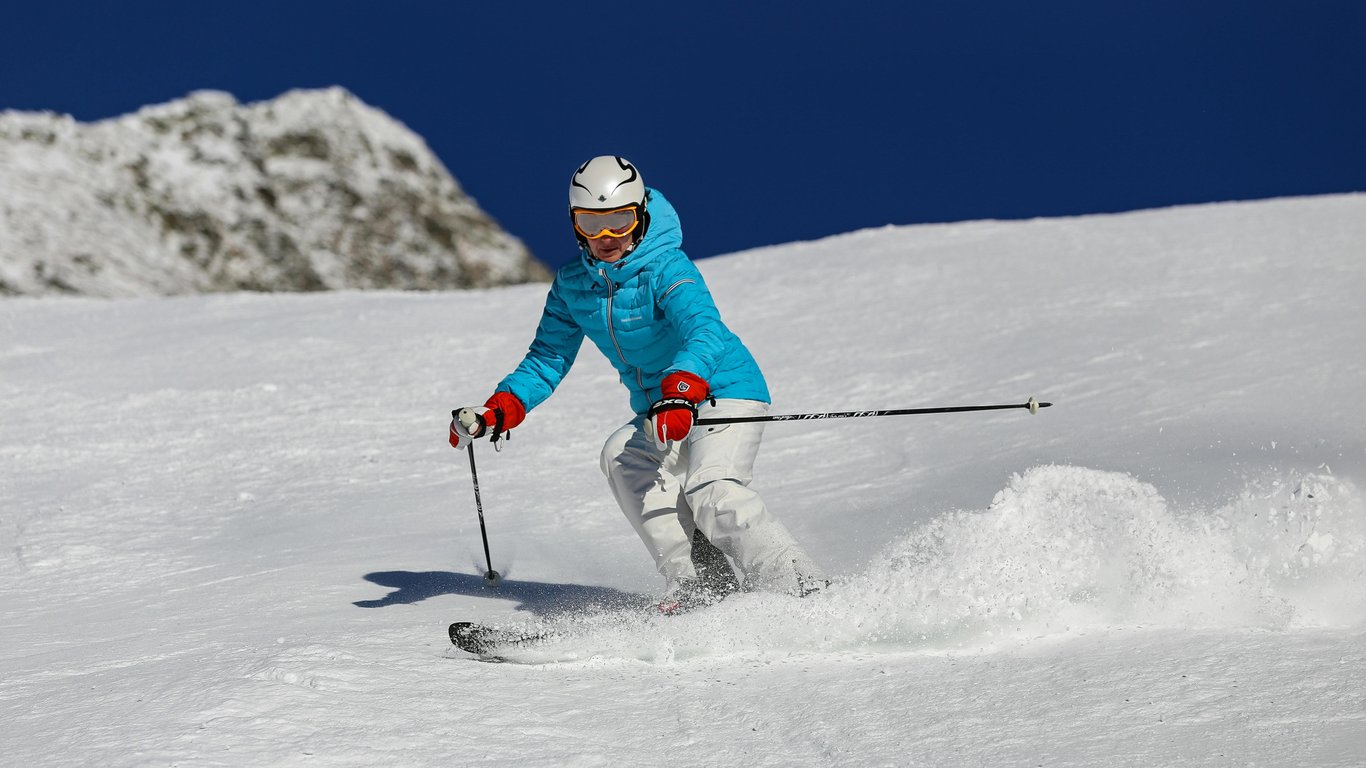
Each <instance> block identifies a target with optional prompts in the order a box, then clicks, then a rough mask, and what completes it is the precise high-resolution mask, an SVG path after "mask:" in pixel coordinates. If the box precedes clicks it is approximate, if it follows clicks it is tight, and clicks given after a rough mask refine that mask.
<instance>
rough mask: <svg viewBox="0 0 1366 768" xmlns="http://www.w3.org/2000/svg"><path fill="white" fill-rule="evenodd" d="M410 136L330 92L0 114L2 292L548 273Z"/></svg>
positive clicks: (454, 280) (495, 280)
mask: <svg viewBox="0 0 1366 768" xmlns="http://www.w3.org/2000/svg"><path fill="white" fill-rule="evenodd" d="M547 274H548V273H547V272H546V270H545V268H544V267H543V266H542V265H541V264H539V263H538V262H536V261H535V260H534V259H533V258H532V257H531V255H530V253H529V252H528V251H527V249H526V248H525V247H524V246H523V245H522V243H521V242H520V241H519V240H517V239H516V238H514V237H512V236H511V235H509V234H508V233H507V232H505V231H503V230H502V229H501V228H500V227H499V226H498V224H497V223H495V222H494V221H493V220H492V219H490V218H489V217H488V215H486V214H485V213H484V212H483V211H482V210H480V208H479V207H478V205H477V204H476V203H475V201H474V200H473V199H472V198H471V197H469V196H468V195H466V194H465V193H464V192H463V191H462V190H461V189H460V187H459V185H458V184H457V182H456V181H455V179H454V178H452V176H451V174H450V173H449V172H448V171H447V170H446V168H445V167H444V166H443V165H442V164H441V162H440V160H438V159H437V157H436V156H435V155H434V154H433V153H432V151H431V150H430V149H429V148H428V147H427V145H426V143H425V142H424V141H423V140H422V138H421V137H419V136H418V135H416V134H415V133H413V132H412V131H410V130H409V129H408V128H406V127H405V126H403V125H402V124H400V123H398V122H397V121H395V120H394V119H393V118H391V117H389V116H388V115H386V114H384V113H383V112H381V111H379V110H377V109H374V108H372V107H370V106H367V105H366V104H364V103H363V102H361V101H360V100H359V99H358V98H356V97H355V96H353V95H352V94H350V93H349V92H347V91H345V90H343V89H341V88H330V89H326V90H318V91H292V92H290V93H286V94H284V95H283V96H280V97H279V98H277V99H274V100H272V101H267V102H261V103H257V104H248V105H241V104H238V103H237V102H236V100H235V99H234V98H233V97H232V96H231V95H229V94H226V93H221V92H214V91H202V92H197V93H194V94H191V95H190V96H189V97H187V98H185V99H182V100H178V101H173V102H169V103H166V104H160V105H156V106H151V107H146V108H144V109H142V110H140V111H138V112H137V113H136V114H132V115H126V116H123V117H119V118H115V119H111V120H104V121H100V122H95V123H80V122H77V121H75V120H74V119H72V118H71V117H68V116H61V115H56V114H51V113H32V112H12V111H11V112H4V113H0V295H44V294H48V295H50V294H82V295H90V296H153V295H173V294H188V293H200V292H208V291H233V290H259V291H311V290H330V289H342V288H393V289H442V288H464V287H484V286H490V285H498V284H505V283H518V282H526V281H529V280H538V279H545V278H546V277H547Z"/></svg>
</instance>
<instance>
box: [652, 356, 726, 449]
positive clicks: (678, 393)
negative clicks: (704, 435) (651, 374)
mask: <svg viewBox="0 0 1366 768" xmlns="http://www.w3.org/2000/svg"><path fill="white" fill-rule="evenodd" d="M659 389H660V393H661V394H662V395H663V398H661V399H660V400H659V401H658V402H656V403H655V404H654V405H652V406H650V412H649V414H648V415H647V416H646V417H645V431H646V432H649V433H650V437H651V438H653V439H654V442H655V447H656V448H658V449H659V450H661V451H662V450H665V449H667V448H668V447H669V443H671V442H673V441H675V440H683V439H686V438H687V437H688V433H689V432H691V431H692V422H693V419H695V418H697V404H698V403H700V402H702V401H703V400H706V399H707V396H708V394H710V392H709V387H708V386H707V382H705V381H703V380H702V378H701V377H700V376H697V375H695V374H691V373H688V372H687V371H674V372H673V373H671V374H669V375H668V376H665V377H664V381H662V382H660V385H659Z"/></svg>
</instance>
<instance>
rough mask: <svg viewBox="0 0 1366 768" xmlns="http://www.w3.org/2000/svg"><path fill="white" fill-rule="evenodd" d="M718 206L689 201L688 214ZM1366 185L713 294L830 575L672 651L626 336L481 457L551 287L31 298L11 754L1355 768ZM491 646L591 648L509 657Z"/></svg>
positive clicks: (902, 242)
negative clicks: (873, 414)
mask: <svg viewBox="0 0 1366 768" xmlns="http://www.w3.org/2000/svg"><path fill="white" fill-rule="evenodd" d="M683 214H684V216H685V219H686V211H684V212H683ZM1364 255H1366V195H1344V196H1327V197H1314V198H1298V199H1284V200H1271V201H1263V202H1256V203H1238V204H1223V205H1209V206H1195V207H1188V208H1177V209H1170V210H1160V211H1145V212H1136V213H1129V214H1121V215H1112V216H1093V217H1081V218H1071V219H1047V220H1036V221H1028V222H991V221H987V222H969V223H958V224H944V225H934V226H918V227H905V228H885V229H877V230H867V231H861V232H855V233H850V234H846V235H841V236H837V237H832V238H829V239H826V240H821V241H817V242H807V243H793V244H789V245H782V246H775V247H771V248H765V249H759V250H755V251H749V252H745V253H741V254H734V255H731V256H727V257H722V258H717V259H708V260H706V261H703V262H699V267H700V268H701V269H702V271H703V273H704V274H705V276H706V277H707V280H708V282H709V284H710V286H711V288H712V290H713V293H715V294H716V296H717V300H718V303H719V305H720V307H721V309H722V312H723V315H724V316H725V317H726V319H727V321H728V322H729V323H730V325H731V326H732V327H733V328H734V329H735V330H736V331H737V332H739V333H740V335H741V336H742V337H743V338H744V339H745V341H746V343H747V345H748V346H749V347H750V348H751V349H752V350H753V351H754V352H755V354H756V356H757V357H758V358H759V360H760V362H761V363H762V364H763V365H764V367H765V369H766V371H767V373H768V376H769V380H770V384H771V386H772V388H773V390H774V392H775V396H776V402H775V412H780V413H799V412H810V411H827V410H839V411H844V410H859V409H873V408H907V407H920V406H939V405H972V404H991V403H1014V402H1023V401H1025V400H1026V399H1027V398H1028V397H1029V396H1031V395H1033V396H1037V397H1038V398H1039V399H1040V400H1050V401H1052V402H1054V403H1055V405H1054V406H1053V407H1052V408H1049V409H1046V410H1043V411H1040V412H1039V413H1038V414H1037V415H1033V416H1031V415H1029V414H1028V413H1027V412H1025V411H1022V410H1012V411H1001V412H989V413H969V414H949V415H936V416H914V417H888V418H876V419H858V420H839V421H835V420H831V421H821V422H795V423H778V424H773V425H770V426H769V428H768V431H767V439H766V440H765V444H764V450H763V452H762V453H761V454H760V461H759V466H758V467H757V469H756V475H757V479H756V484H757V485H758V487H760V488H761V489H762V490H763V491H764V493H765V496H766V498H767V500H768V502H769V504H770V505H771V506H772V507H773V508H774V509H775V510H777V511H778V513H779V514H780V515H781V516H782V518H783V519H784V520H785V521H786V522H787V523H788V525H789V526H790V527H791V528H792V529H793V531H794V533H795V534H796V535H797V537H798V538H799V539H800V540H801V541H802V542H803V543H804V544H805V545H806V546H807V547H808V549H809V550H810V551H811V552H812V554H813V555H814V556H815V557H816V558H817V559H818V560H819V561H820V562H821V563H822V564H823V565H825V566H826V567H827V568H828V569H829V570H830V571H831V572H832V573H834V574H836V575H837V577H838V581H837V583H836V584H835V585H834V586H832V587H831V588H830V589H829V590H827V591H826V592H824V593H822V594H819V595H816V596H814V597H811V598H807V599H805V600H798V599H794V598H787V597H780V596H772V595H762V594H749V595H743V596H740V597H737V598H734V599H731V600H728V601H726V602H725V603H722V604H721V605H720V606H717V607H716V608H715V609H712V610H708V611H704V612H700V613H696V614H691V615H686V616H682V617H674V618H667V619H665V618H658V617H652V616H650V615H649V613H648V611H646V610H641V609H644V608H645V607H646V606H648V604H649V602H650V600H651V598H652V597H653V595H654V593H655V591H656V590H658V589H659V588H660V587H661V586H662V584H661V581H660V579H659V577H658V576H657V575H656V574H654V573H653V569H652V567H651V564H650V561H649V558H648V556H647V555H646V553H645V552H644V549H643V548H642V547H641V545H640V543H639V541H638V540H637V539H636V537H635V534H634V533H633V532H632V531H631V529H630V527H629V526H628V525H627V524H626V522H625V521H624V520H623V519H621V518H620V513H619V512H618V511H617V510H616V509H615V507H614V505H613V502H612V501H611V498H610V495H609V494H608V493H607V491H606V488H605V484H604V482H603V480H602V477H601V474H600V472H599V470H598V468H597V455H598V450H599V448H600V445H601V442H602V440H604V439H605V438H606V436H607V435H608V434H609V433H610V431H611V430H612V429H613V428H614V427H615V426H616V425H617V424H619V423H620V422H621V421H623V420H624V419H625V418H626V417H627V406H626V399H625V396H624V393H623V392H622V391H620V388H619V385H618V384H617V383H616V381H615V375H614V374H613V373H612V372H611V370H610V369H609V367H608V366H607V364H606V362H605V361H604V360H602V359H601V357H600V356H599V355H598V354H597V353H596V352H595V351H591V350H586V351H585V352H584V354H583V355H581V356H580V361H579V364H578V366H577V367H576V368H575V370H574V371H573V372H572V373H571V375H570V377H569V379H568V380H567V381H566V382H565V384H564V385H563V386H562V387H561V389H560V391H559V392H558V393H557V394H556V396H555V397H554V398H552V399H551V400H550V401H548V402H547V403H546V404H545V405H543V406H542V407H541V408H538V409H537V410H536V411H535V412H533V414H532V415H531V417H530V418H529V419H528V421H527V423H526V424H525V425H523V426H522V427H521V428H519V429H518V430H517V431H516V432H515V434H514V437H513V439H512V440H511V442H510V443H509V444H508V445H507V447H506V448H505V449H504V450H502V451H501V452H499V453H495V452H494V451H492V450H489V449H488V447H487V446H486V445H480V446H479V447H478V448H477V453H476V457H477V459H478V462H479V474H480V482H481V486H482V490H483V496H484V506H485V512H486V517H487V519H488V524H489V531H490V544H491V548H492V553H493V559H494V566H495V568H497V569H498V570H499V571H501V572H502V573H503V574H504V576H505V579H506V580H505V581H504V583H503V584H502V586H500V587H498V588H496V589H489V588H486V587H484V585H483V583H482V578H481V576H482V573H483V569H484V566H483V552H482V546H481V544H480V539H479V529H478V523H477V518H476V516H475V511H474V500H473V495H472V491H471V485H470V480H469V470H468V465H467V459H466V457H465V456H464V455H463V454H460V453H457V452H455V451H453V450H451V449H450V448H449V447H447V446H446V444H445V433H446V424H447V420H448V414H449V411H450V409H451V408H453V407H456V406H460V405H468V404H477V403H479V402H482V401H483V398H484V397H485V396H486V395H487V394H488V390H489V389H490V388H491V387H492V386H493V384H494V383H496V381H497V380H498V379H499V378H500V377H501V376H502V375H503V374H504V373H506V372H507V371H508V370H510V369H511V367H512V366H514V365H515V364H516V362H517V360H519V359H520V357H521V355H522V353H523V351H524V350H525V347H526V343H527V342H528V341H529V339H530V335H531V332H532V330H533V328H534V325H535V322H536V319H537V317H538V315H539V312H540V307H541V302H542V299H543V296H544V290H545V287H544V286H537V285H526V286H516V287H510V288H500V289H490V290H482V291H468V292H454V293H431V294H414V293H393V292H377V293H360V292H342V293H328V294H309V295H257V294H231V295H212V296H199V297H182V298H173V299H120V300H94V299H56V298H43V299H9V300H5V301H3V302H0V466H2V467H3V471H0V539H2V541H0V545H2V546H0V548H2V549H3V556H0V628H3V636H4V638H5V640H4V643H3V644H2V645H0V717H2V718H3V721H4V722H5V723H6V727H5V729H4V730H3V735H0V753H3V754H4V755H5V762H6V763H7V764H14V765H43V766H66V765H71V766H77V765H91V764H98V765H103V766H141V765H326V766H349V765H380V764H383V765H415V766H416V765H433V764H456V765H531V766H552V765H553V766H565V765H567V766H596V765H617V764H634V765H664V764H668V765H680V766H691V765H698V766H702V765H716V764H731V765H736V764H743V765H756V766H770V765H771V766H780V765H781V766H788V765H813V766H814V765H1094V764H1102V763H1117V764H1122V765H1254V764H1255V765H1315V766H1329V765H1342V766H1347V765H1361V764H1363V762H1366V757H1364V756H1366V589H1363V587H1364V586H1366V500H1364V499H1363V494H1362V491H1361V488H1362V484H1363V482H1366V435H1364V434H1363V431H1364V430H1363V426H1366V400H1363V398H1362V393H1363V392H1364V391H1366V388H1364V387H1363V384H1366V305H1363V302H1362V300H1361V297H1362V296H1363V295H1366V260H1364V259H1363V256H1364ZM456 619H465V620H478V621H485V622H491V623H500V624H507V625H514V626H528V627H536V628H540V629H543V630H546V631H549V632H551V634H552V638H551V639H550V640H549V641H548V642H546V643H545V644H543V645H541V646H539V647H537V648H535V649H533V650H527V651H525V652H522V653H519V654H515V655H514V661H516V662H519V663H505V664H489V663H483V662H479V661H476V660H473V659H472V658H471V657H469V656H467V655H466V654H463V653H461V652H459V651H457V650H455V649H454V648H452V647H450V645H449V643H448V642H447V640H446V638H445V628H446V625H447V624H448V623H449V622H451V621H453V620H456Z"/></svg>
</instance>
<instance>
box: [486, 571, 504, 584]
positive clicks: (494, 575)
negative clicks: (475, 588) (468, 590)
mask: <svg viewBox="0 0 1366 768" xmlns="http://www.w3.org/2000/svg"><path fill="white" fill-rule="evenodd" d="M501 583H503V577H502V576H500V575H499V574H498V572H497V571H489V572H488V573H486V574H484V586H487V587H496V586H498V585H499V584H501Z"/></svg>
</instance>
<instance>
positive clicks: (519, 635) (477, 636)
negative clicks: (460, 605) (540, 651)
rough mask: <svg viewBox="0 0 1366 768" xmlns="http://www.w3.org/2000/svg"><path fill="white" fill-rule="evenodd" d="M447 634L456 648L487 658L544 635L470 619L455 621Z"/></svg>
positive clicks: (531, 641)
mask: <svg viewBox="0 0 1366 768" xmlns="http://www.w3.org/2000/svg"><path fill="white" fill-rule="evenodd" d="M449 634H450V636H451V642H452V643H453V644H455V647H456V648H459V649H460V650H462V651H465V652H467V653H473V654H475V655H477V656H484V657H488V658H496V657H497V656H498V655H499V653H500V652H502V651H507V650H511V649H512V648H515V647H516V646H519V645H526V644H527V643H534V642H536V641H537V640H541V639H543V638H544V637H545V635H544V634H541V633H539V632H532V631H530V630H525V629H503V628H500V627H490V626H486V625H484V624H475V623H474V622H472V621H457V622H455V623H454V624H452V625H451V628H450V630H449Z"/></svg>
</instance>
